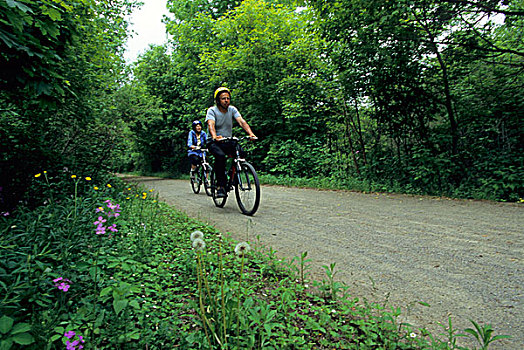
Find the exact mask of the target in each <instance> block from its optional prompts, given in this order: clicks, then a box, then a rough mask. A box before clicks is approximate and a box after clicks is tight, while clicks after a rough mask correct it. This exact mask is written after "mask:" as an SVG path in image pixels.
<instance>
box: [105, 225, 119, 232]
mask: <svg viewBox="0 0 524 350" xmlns="http://www.w3.org/2000/svg"><path fill="white" fill-rule="evenodd" d="M107 229H108V230H109V231H111V232H118V230H117V229H116V224H113V225H111V226H109V227H108V228H107Z"/></svg>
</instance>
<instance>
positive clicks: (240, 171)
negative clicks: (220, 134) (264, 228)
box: [211, 137, 260, 215]
mask: <svg viewBox="0 0 524 350" xmlns="http://www.w3.org/2000/svg"><path fill="white" fill-rule="evenodd" d="M246 138H248V137H243V138H240V139H238V138H236V137H228V138H224V139H222V141H223V142H227V141H233V144H232V146H234V147H235V151H234V152H233V154H228V158H231V159H232V160H231V164H230V166H229V167H228V166H226V169H228V168H229V170H228V171H227V173H226V174H225V175H226V187H225V190H226V193H228V192H231V191H232V190H233V189H234V190H235V197H236V200H237V204H238V207H239V208H240V210H241V211H242V213H243V214H245V215H253V214H254V213H255V212H256V211H257V209H258V206H259V203H260V182H259V180H258V177H257V174H256V171H255V169H254V168H253V166H252V165H251V164H250V163H249V162H248V161H247V160H246V159H244V158H242V157H241V154H240V146H239V142H240V141H241V140H242V139H246ZM211 183H212V185H211V192H212V197H213V202H214V203H215V205H216V206H217V207H219V208H222V207H223V206H224V205H225V203H226V200H227V197H228V196H227V194H226V196H221V197H218V196H215V193H216V192H215V191H216V189H217V187H216V186H217V184H216V175H215V173H212V178H211Z"/></svg>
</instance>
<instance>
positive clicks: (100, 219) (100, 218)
mask: <svg viewBox="0 0 524 350" xmlns="http://www.w3.org/2000/svg"><path fill="white" fill-rule="evenodd" d="M106 221H107V220H105V219H104V218H103V217H101V216H99V217H98V221H95V222H94V223H93V224H94V225H99V226H100V225H102V224H103V223H104V222H106Z"/></svg>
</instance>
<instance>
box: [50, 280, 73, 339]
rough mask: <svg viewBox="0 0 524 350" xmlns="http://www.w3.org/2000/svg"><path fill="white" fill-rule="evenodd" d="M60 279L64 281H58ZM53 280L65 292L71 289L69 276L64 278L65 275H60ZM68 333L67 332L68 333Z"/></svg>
mask: <svg viewBox="0 0 524 350" xmlns="http://www.w3.org/2000/svg"><path fill="white" fill-rule="evenodd" d="M59 281H63V282H60V283H58V282H59ZM53 282H55V287H56V288H58V289H59V290H62V291H64V292H67V291H68V290H69V287H71V286H70V285H69V284H68V283H71V281H70V280H68V279H67V278H63V277H58V278H55V279H54V280H53ZM66 334H67V333H66Z"/></svg>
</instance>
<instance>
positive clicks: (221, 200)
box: [211, 170, 227, 208]
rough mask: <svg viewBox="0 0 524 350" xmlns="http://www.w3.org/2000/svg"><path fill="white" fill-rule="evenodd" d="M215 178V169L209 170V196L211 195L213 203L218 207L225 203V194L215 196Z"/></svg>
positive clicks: (216, 186)
mask: <svg viewBox="0 0 524 350" xmlns="http://www.w3.org/2000/svg"><path fill="white" fill-rule="evenodd" d="M217 188H218V184H217V179H216V174H215V170H212V171H211V197H213V202H214V203H215V205H216V206H217V207H219V208H222V207H223V206H224V205H226V200H227V195H226V196H225V197H217Z"/></svg>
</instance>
